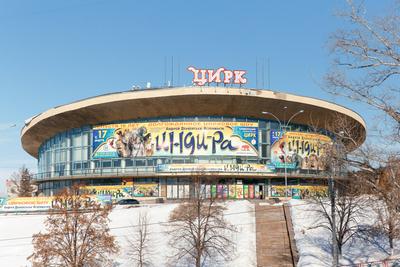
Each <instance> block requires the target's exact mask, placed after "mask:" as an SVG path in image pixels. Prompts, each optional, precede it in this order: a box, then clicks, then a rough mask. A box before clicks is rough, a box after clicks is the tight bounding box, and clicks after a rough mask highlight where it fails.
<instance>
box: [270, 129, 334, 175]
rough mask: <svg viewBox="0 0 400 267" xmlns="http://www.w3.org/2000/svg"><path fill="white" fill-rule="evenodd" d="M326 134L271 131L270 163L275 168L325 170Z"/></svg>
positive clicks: (329, 141) (328, 140) (328, 139)
mask: <svg viewBox="0 0 400 267" xmlns="http://www.w3.org/2000/svg"><path fill="white" fill-rule="evenodd" d="M330 143H331V139H330V138H329V137H328V136H325V135H322V134H316V133H305V132H285V133H284V132H283V131H271V163H272V164H273V165H274V166H275V167H276V168H285V167H286V168H288V169H305V170H325V164H324V162H325V160H324V156H325V153H324V147H326V145H329V144H330Z"/></svg>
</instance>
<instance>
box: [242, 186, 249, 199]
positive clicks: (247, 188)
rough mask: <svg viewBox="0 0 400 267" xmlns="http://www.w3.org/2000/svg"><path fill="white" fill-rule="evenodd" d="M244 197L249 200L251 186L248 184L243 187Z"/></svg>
mask: <svg viewBox="0 0 400 267" xmlns="http://www.w3.org/2000/svg"><path fill="white" fill-rule="evenodd" d="M243 197H244V198H249V186H248V185H247V184H245V185H243Z"/></svg>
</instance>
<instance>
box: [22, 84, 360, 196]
mask: <svg viewBox="0 0 400 267" xmlns="http://www.w3.org/2000/svg"><path fill="white" fill-rule="evenodd" d="M338 116H340V117H341V118H344V119H346V120H348V121H349V122H351V123H352V124H354V125H355V126H356V127H354V129H355V130H354V136H357V140H361V141H360V144H359V145H361V143H362V141H363V140H364V139H365V123H364V121H363V119H362V118H361V117H360V116H359V115H358V114H356V113H355V112H353V111H351V110H349V109H347V108H345V107H342V106H339V105H336V104H333V103H330V102H326V101H322V100H318V99H314V98H308V97H301V96H296V95H291V94H284V93H279V92H274V91H267V90H256V89H244V88H230V87H198V86H193V87H178V88H158V89H157V88H154V89H143V90H134V91H127V92H120V93H113V94H108V95H102V96H97V97H93V98H89V99H84V100H81V101H77V102H74V103H71V104H67V105H63V106H59V107H56V108H53V109H50V110H48V111H46V112H43V113H41V114H39V115H37V116H35V117H33V118H31V119H30V120H28V121H27V122H26V125H25V127H24V128H23V129H22V133H21V140H22V146H23V148H24V149H25V150H26V151H27V152H28V153H29V154H31V155H32V156H33V157H35V158H37V159H38V173H37V174H35V177H34V178H35V179H36V180H37V182H38V184H39V191H40V192H41V193H42V194H43V195H53V194H55V193H57V192H58V191H59V190H60V189H62V188H65V187H69V186H71V185H72V184H73V183H77V184H79V185H81V186H82V190H86V191H87V192H88V193H91V194H97V195H103V194H104V195H112V196H113V197H114V198H119V197H127V196H134V197H163V198H187V197H190V196H191V195H192V194H193V188H192V180H193V177H195V176H201V177H203V178H204V181H205V182H204V184H203V185H202V186H204V189H205V190H204V191H205V192H206V193H207V194H210V195H213V196H215V197H218V198H238V199H241V198H265V197H274V196H275V197H279V196H284V195H285V194H287V195H288V196H292V197H297V198H302V197H306V196H308V195H310V194H316V193H323V192H325V191H326V178H327V177H328V173H327V170H326V166H324V164H323V162H324V160H323V157H324V151H323V145H324V144H329V143H332V142H333V141H334V140H333V139H334V136H333V135H332V134H331V133H330V132H329V131H328V130H326V129H325V128H326V127H324V126H326V125H327V123H329V122H333V121H334V120H335V118H337V117H338ZM286 185H287V186H286ZM285 190H286V192H285Z"/></svg>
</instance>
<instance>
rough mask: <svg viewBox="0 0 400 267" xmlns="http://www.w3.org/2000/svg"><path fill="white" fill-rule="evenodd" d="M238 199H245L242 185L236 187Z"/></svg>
mask: <svg viewBox="0 0 400 267" xmlns="http://www.w3.org/2000/svg"><path fill="white" fill-rule="evenodd" d="M236 198H238V199H242V198H243V185H242V184H237V185H236Z"/></svg>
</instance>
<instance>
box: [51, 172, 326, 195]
mask: <svg viewBox="0 0 400 267" xmlns="http://www.w3.org/2000/svg"><path fill="white" fill-rule="evenodd" d="M77 182H79V184H80V188H81V190H82V192H84V193H86V194H90V195H100V196H111V198H112V199H120V198H125V197H141V198H142V197H143V198H164V199H187V198H191V197H193V196H195V195H196V192H197V191H200V192H201V194H204V196H205V197H207V198H211V197H212V198H217V199H266V198H280V197H289V198H294V199H305V198H310V197H313V196H315V195H320V196H324V195H327V191H328V190H327V189H328V188H327V182H326V180H324V179H300V178H289V179H288V180H287V186H285V184H286V183H285V180H284V179H283V178H265V179H264V178H263V179H260V178H250V177H249V178H234V177H233V178H223V179H221V178H214V179H209V178H207V179H206V180H205V181H202V182H200V185H199V183H197V184H195V183H194V181H193V179H191V178H188V177H187V178H186V177H179V178H176V177H174V178H172V177H155V178H120V179H118V178H113V179H110V180H107V179H98V180H97V179H90V180H81V181H77ZM196 188H200V189H196ZM53 194H54V193H53Z"/></svg>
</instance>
